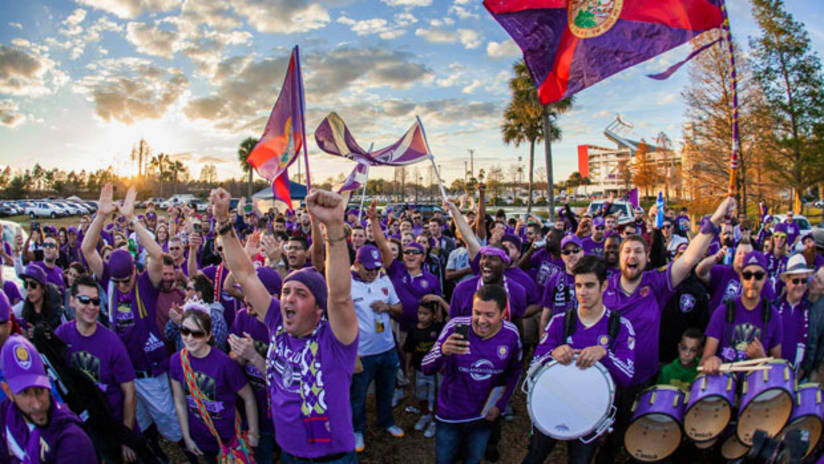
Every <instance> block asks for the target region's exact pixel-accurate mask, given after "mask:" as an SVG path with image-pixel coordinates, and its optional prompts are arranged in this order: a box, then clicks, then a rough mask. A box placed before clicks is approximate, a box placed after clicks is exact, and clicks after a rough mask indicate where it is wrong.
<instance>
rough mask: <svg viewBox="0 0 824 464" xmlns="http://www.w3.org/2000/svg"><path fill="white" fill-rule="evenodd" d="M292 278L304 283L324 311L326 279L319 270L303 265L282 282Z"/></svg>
mask: <svg viewBox="0 0 824 464" xmlns="http://www.w3.org/2000/svg"><path fill="white" fill-rule="evenodd" d="M361 248H363V247H361ZM292 280H295V281H298V282H300V283H302V284H303V285H306V288H308V289H309V291H310V292H312V295H313V296H314V297H315V301H317V303H318V306H320V308H321V309H322V310H323V311H324V312H326V298H327V296H328V294H327V290H326V279H324V278H323V275H321V273H320V272H318V271H317V270H315V268H313V267H304V268H303V269H298V270H295V271H292V272H290V273H289V275H287V276H286V278H285V279H283V283H284V284H285V283H286V282H289V281H292Z"/></svg>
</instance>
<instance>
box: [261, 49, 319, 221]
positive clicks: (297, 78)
mask: <svg viewBox="0 0 824 464" xmlns="http://www.w3.org/2000/svg"><path fill="white" fill-rule="evenodd" d="M303 114H304V101H303V78H302V77H301V74H300V55H299V53H298V47H297V46H295V48H294V50H292V57H291V58H290V59H289V68H288V69H287V70H286V78H285V79H284V81H283V87H282V88H281V89H280V95H278V99H277V101H276V102H275V106H274V108H272V114H270V115H269V121H268V122H267V123H266V129H264V131H263V135H261V136H260V141H258V143H257V145H255V148H254V149H253V150H252V153H250V154H249V157H248V158H246V161H248V162H249V164H251V165H252V166H253V167H254V168H255V169H256V170H257V172H258V174H259V175H260V176H261V177H263V178H266V179H268V180H269V181H271V182H272V194H273V195H274V197H275V199H278V200H281V201H283V202H284V203H286V205H287V206H288V207H289V209H290V210H291V209H292V196H291V194H290V193H289V173H288V170H289V166H291V165H292V163H294V162H295V160H296V159H297V158H298V155H299V154H300V150H301V149H303V153H304V156H305V155H306V143H305V137H306V130H305V124H304V120H303ZM306 169H307V171H306V178H307V179H308V178H309V165H308V163H307V165H306Z"/></svg>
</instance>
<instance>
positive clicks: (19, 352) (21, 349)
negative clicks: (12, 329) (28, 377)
mask: <svg viewBox="0 0 824 464" xmlns="http://www.w3.org/2000/svg"><path fill="white" fill-rule="evenodd" d="M14 362H16V363H17V365H18V366H20V369H23V370H28V369H29V368H30V367H31V355H29V350H27V349H26V347H25V346H23V345H22V344H18V345H17V346H15V347H14Z"/></svg>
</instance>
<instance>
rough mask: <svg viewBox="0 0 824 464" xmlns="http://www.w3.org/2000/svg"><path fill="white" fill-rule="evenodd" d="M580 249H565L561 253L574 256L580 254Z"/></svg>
mask: <svg viewBox="0 0 824 464" xmlns="http://www.w3.org/2000/svg"><path fill="white" fill-rule="evenodd" d="M580 252H581V249H580V248H578V247H575V248H567V249H566V250H563V251H561V254H562V255H574V254H576V253H580Z"/></svg>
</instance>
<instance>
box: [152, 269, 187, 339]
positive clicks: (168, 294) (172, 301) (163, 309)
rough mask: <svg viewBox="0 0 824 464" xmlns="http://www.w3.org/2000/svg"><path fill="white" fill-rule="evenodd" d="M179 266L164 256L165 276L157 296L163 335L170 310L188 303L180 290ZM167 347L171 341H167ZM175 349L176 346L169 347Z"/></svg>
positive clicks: (184, 294)
mask: <svg viewBox="0 0 824 464" xmlns="http://www.w3.org/2000/svg"><path fill="white" fill-rule="evenodd" d="M177 273H178V270H177V266H175V263H174V260H173V259H172V257H171V256H169V255H165V254H164V255H163V275H162V277H161V280H160V293H159V294H158V295H157V315H156V318H155V319H156V322H157V327H158V328H159V329H160V331H161V333H163V331H164V330H165V327H166V323H167V322H169V310H171V309H172V307H173V306H182V305H183V302H184V301H186V292H184V291H183V289H181V288H180V286H179V285H178V279H177ZM165 341H166V343H167V345H168V344H169V342H171V340H165ZM169 346H170V347H173V346H174V345H169Z"/></svg>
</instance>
